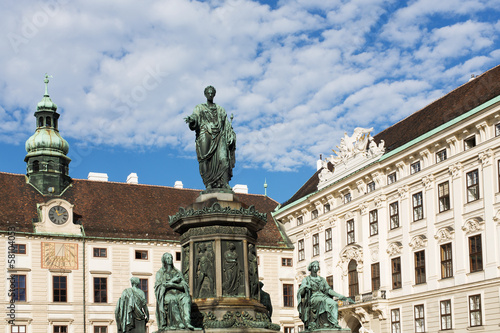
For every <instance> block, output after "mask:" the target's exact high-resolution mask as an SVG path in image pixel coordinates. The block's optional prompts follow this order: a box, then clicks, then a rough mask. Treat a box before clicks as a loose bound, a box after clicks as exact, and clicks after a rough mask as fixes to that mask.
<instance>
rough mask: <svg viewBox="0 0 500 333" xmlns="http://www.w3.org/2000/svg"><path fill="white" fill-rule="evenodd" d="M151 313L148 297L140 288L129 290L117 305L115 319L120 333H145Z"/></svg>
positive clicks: (123, 294)
mask: <svg viewBox="0 0 500 333" xmlns="http://www.w3.org/2000/svg"><path fill="white" fill-rule="evenodd" d="M146 318H149V311H148V307H147V304H146V296H145V295H144V292H143V291H142V290H140V289H139V288H127V289H125V290H124V291H123V293H122V295H121V297H120V299H118V302H117V304H116V309H115V319H116V324H117V326H118V332H120V333H121V332H124V333H145V332H146Z"/></svg>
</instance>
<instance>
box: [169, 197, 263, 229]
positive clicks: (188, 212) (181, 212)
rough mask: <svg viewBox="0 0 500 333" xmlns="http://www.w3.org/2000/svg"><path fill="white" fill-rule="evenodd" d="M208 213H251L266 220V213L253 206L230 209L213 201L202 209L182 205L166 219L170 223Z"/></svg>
mask: <svg viewBox="0 0 500 333" xmlns="http://www.w3.org/2000/svg"><path fill="white" fill-rule="evenodd" d="M209 214H229V215H251V216H255V217H258V218H259V219H261V220H264V221H267V214H262V213H259V211H258V210H256V209H255V207H254V206H250V207H248V208H243V207H241V208H240V209H232V208H231V207H222V206H221V205H220V204H219V203H218V202H215V203H214V204H213V205H212V206H211V207H203V209H198V210H194V209H188V210H186V209H184V208H183V207H180V208H179V212H178V213H177V214H175V215H173V216H169V217H168V219H169V224H170V225H172V224H173V223H174V222H177V221H178V220H180V219H182V218H185V217H190V216H199V215H209Z"/></svg>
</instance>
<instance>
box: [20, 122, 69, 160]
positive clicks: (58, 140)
mask: <svg viewBox="0 0 500 333" xmlns="http://www.w3.org/2000/svg"><path fill="white" fill-rule="evenodd" d="M25 147H26V152H28V154H27V155H26V157H30V156H35V155H42V154H46V155H51V156H66V154H67V153H68V151H69V144H68V142H67V141H66V140H64V139H63V138H62V136H61V135H60V134H59V131H56V130H54V129H51V128H37V130H36V131H35V134H33V135H32V136H31V137H30V138H29V139H28V140H26V146H25Z"/></svg>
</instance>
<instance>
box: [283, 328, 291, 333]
mask: <svg viewBox="0 0 500 333" xmlns="http://www.w3.org/2000/svg"><path fill="white" fill-rule="evenodd" d="M283 333H293V327H283Z"/></svg>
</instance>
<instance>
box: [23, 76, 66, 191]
mask: <svg viewBox="0 0 500 333" xmlns="http://www.w3.org/2000/svg"><path fill="white" fill-rule="evenodd" d="M44 82H45V94H44V95H43V98H42V100H41V101H40V102H39V103H38V105H37V108H36V112H35V118H36V130H35V134H33V135H32V136H31V137H30V138H29V139H28V140H27V141H26V152H27V154H26V157H25V158H24V161H25V162H26V164H27V166H26V173H27V176H28V182H29V183H30V184H31V185H33V187H35V188H36V189H37V190H38V191H40V193H42V194H44V195H55V196H58V195H61V193H62V192H63V191H64V189H65V188H66V187H67V186H68V185H69V184H70V183H71V178H70V177H69V175H68V172H69V167H68V166H69V163H70V162H71V159H70V158H69V157H68V156H66V154H67V153H68V150H69V145H68V142H67V141H66V140H64V139H63V138H62V137H61V135H60V134H59V129H58V120H59V113H57V112H56V111H57V105H56V104H55V103H54V102H52V100H51V99H50V97H49V93H48V87H47V86H48V83H49V76H48V75H47V74H45V80H44Z"/></svg>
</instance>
